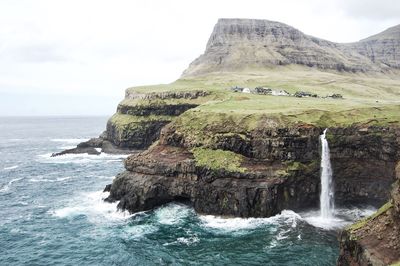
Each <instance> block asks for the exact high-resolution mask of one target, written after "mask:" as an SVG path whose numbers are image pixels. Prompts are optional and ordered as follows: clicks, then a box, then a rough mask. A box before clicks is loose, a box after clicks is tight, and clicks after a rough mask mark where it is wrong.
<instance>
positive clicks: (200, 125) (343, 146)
mask: <svg viewBox="0 0 400 266" xmlns="http://www.w3.org/2000/svg"><path fill="white" fill-rule="evenodd" d="M399 31H400V28H399V26H396V27H393V28H390V29H388V30H386V31H384V32H382V33H380V34H377V35H375V36H372V37H370V38H367V39H365V40H361V41H360V42H357V43H349V44H338V43H333V42H329V41H325V40H322V39H318V38H315V37H312V36H308V35H306V34H304V33H302V32H300V31H299V30H296V29H295V28H293V27H290V26H288V25H285V24H283V23H279V22H271V21H266V20H248V19H245V20H244V19H221V20H219V21H218V23H217V25H216V26H215V28H214V31H213V33H212V35H211V37H210V39H209V41H208V44H207V48H206V51H205V53H204V54H203V55H201V56H200V57H199V58H198V59H196V60H195V61H194V62H193V63H192V64H190V66H189V68H188V69H187V70H185V72H184V73H183V75H182V77H181V78H180V79H179V80H177V81H175V82H173V83H171V84H161V85H155V86H141V87H133V88H129V89H127V90H126V95H125V99H124V100H123V101H122V102H121V103H120V104H119V105H118V108H117V111H116V114H114V115H113V116H112V117H111V118H110V119H109V121H108V123H107V130H106V131H105V132H104V133H103V134H102V135H101V136H100V137H99V138H94V139H91V140H89V141H88V142H84V143H81V144H79V145H78V147H77V148H75V149H71V150H67V151H63V152H61V153H57V154H54V155H55V156H56V155H62V154H65V153H79V152H86V153H91V154H98V153H99V151H98V148H101V149H102V151H103V152H128V153H133V154H132V155H130V156H129V157H128V158H127V160H126V161H125V168H126V170H125V171H124V172H123V173H120V174H118V175H117V176H116V178H115V179H114V180H113V183H112V184H110V185H108V186H107V187H106V189H105V190H107V191H110V195H109V197H108V198H107V200H108V201H119V203H118V207H119V208H121V209H124V210H129V211H130V212H137V211H144V210H150V209H152V208H154V207H157V206H159V205H162V204H165V203H168V202H171V201H185V202H187V203H189V204H192V205H193V207H194V209H195V210H196V211H197V212H199V213H207V214H216V215H226V216H240V217H268V216H271V215H275V214H277V213H279V212H280V211H281V210H283V209H293V210H298V209H304V208H309V207H315V206H317V204H318V197H319V191H320V178H319V172H320V165H319V161H320V154H319V153H320V144H319V136H320V134H321V133H322V131H323V130H324V129H325V128H328V134H327V138H328V141H329V145H330V150H331V161H332V167H333V172H334V177H333V182H334V188H335V196H336V197H335V200H336V204H337V205H347V204H360V203H361V204H365V203H368V204H372V205H375V206H377V207H378V206H380V205H382V204H384V203H385V202H389V203H388V204H386V205H384V207H383V208H382V209H380V211H378V213H377V214H375V215H374V216H373V217H371V218H369V219H367V220H365V221H362V222H361V223H358V224H356V225H355V226H353V227H350V228H348V229H346V230H345V231H344V232H343V234H342V236H341V256H340V258H339V260H338V263H339V264H340V265H369V264H373V265H384V264H387V263H392V262H395V261H396V259H398V254H399V252H398V248H399V246H400V245H399V243H398V239H399V237H398V236H399V234H398V232H399V231H398V230H399V229H398V228H399V219H398V218H399V192H398V187H399V185H398V182H399V181H397V183H396V184H397V185H395V188H394V189H393V190H392V193H391V194H390V193H389V191H390V190H391V185H392V184H393V183H394V182H395V180H396V173H397V179H398V178H399V177H398V176H399V166H398V165H399V160H400V150H399V143H400V105H399V101H400V78H399V77H400V76H399V75H398V74H399V70H398V68H399V61H398V60H399V58H400V57H399V39H400V36H399ZM243 88H246V89H245V90H244V89H243ZM272 89H273V90H276V91H285V93H284V94H285V95H286V96H274V95H273V94H272V93H271V94H268V93H259V92H260V91H261V92H266V91H272ZM299 95H300V96H302V95H303V96H304V95H305V96H306V97H298V96H299ZM307 95H311V96H312V97H307ZM329 95H341V96H343V97H328V96H329ZM96 148H97V149H96ZM396 165H397V168H396Z"/></svg>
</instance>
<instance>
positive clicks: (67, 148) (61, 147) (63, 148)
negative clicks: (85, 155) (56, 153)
mask: <svg viewBox="0 0 400 266" xmlns="http://www.w3.org/2000/svg"><path fill="white" fill-rule="evenodd" d="M75 147H76V146H71V145H70V146H60V147H58V149H61V150H70V149H73V148H75Z"/></svg>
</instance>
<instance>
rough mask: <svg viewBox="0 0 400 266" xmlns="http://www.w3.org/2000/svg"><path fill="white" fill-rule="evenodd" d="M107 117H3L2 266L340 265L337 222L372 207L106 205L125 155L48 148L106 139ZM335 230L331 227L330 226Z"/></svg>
mask: <svg viewBox="0 0 400 266" xmlns="http://www.w3.org/2000/svg"><path fill="white" fill-rule="evenodd" d="M105 123H106V118H105V117H104V118H103V117H98V118H94V117H91V118H68V117H64V118H62V117H60V118H0V206H1V208H0V217H1V219H0V247H1V249H0V264H1V265H78V264H80V265H260V264H264V265H335V261H336V258H337V255H338V243H337V228H340V227H341V226H343V225H344V224H346V223H348V222H349V220H351V219H354V218H355V217H359V216H363V215H365V214H369V213H370V212H371V211H372V210H366V211H365V210H362V211H361V210H359V209H350V210H348V209H343V210H340V209H339V210H338V211H339V212H341V213H342V214H343V215H344V214H346V215H344V216H343V217H342V218H340V219H338V220H337V221H334V222H332V223H329V224H328V225H326V224H323V223H322V227H324V228H325V229H324V228H320V227H315V226H313V225H311V224H314V225H317V226H321V222H320V221H319V220H318V212H312V211H310V212H305V213H300V214H297V213H295V212H292V211H290V210H287V211H283V212H282V214H280V215H277V216H275V217H271V218H264V219H254V218H250V219H239V218H231V219H224V218H221V217H214V216H204V215H203V216H202V215H197V214H196V213H195V212H194V211H193V209H192V208H191V207H189V206H186V205H182V204H177V203H171V204H168V205H166V206H162V207H160V208H158V209H156V210H154V211H150V212H144V213H137V214H134V215H130V214H128V213H123V212H119V211H117V209H116V204H109V203H105V202H103V201H102V199H103V198H105V197H106V196H107V193H103V192H102V190H103V188H104V186H105V185H106V184H109V183H111V182H112V179H113V177H114V176H115V175H116V174H117V173H118V172H121V171H122V170H123V164H122V161H123V158H124V157H123V156H117V155H105V154H101V155H100V156H89V155H67V156H62V157H56V158H51V157H50V154H51V153H52V152H55V151H61V150H63V149H65V148H68V147H70V146H74V145H76V144H77V143H79V142H80V141H82V140H84V139H87V138H90V137H93V136H97V135H99V133H101V131H102V130H103V129H104V126H105ZM326 228H329V229H326Z"/></svg>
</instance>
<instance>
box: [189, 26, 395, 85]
mask: <svg viewBox="0 0 400 266" xmlns="http://www.w3.org/2000/svg"><path fill="white" fill-rule="evenodd" d="M399 44H400V25H399V26H396V27H393V28H390V29H388V30H386V31H384V32H382V33H380V34H377V35H374V36H372V37H370V38H367V39H365V40H362V41H360V42H356V43H350V44H340V43H334V42H330V41H326V40H323V39H319V38H316V37H313V36H309V35H306V34H304V33H302V32H301V31H299V30H297V29H295V28H293V27H291V26H288V25H286V24H283V23H279V22H274V21H268V20H256V19H220V20H218V23H217V24H216V25H215V27H214V31H213V32H212V34H211V37H210V39H209V41H208V43H207V47H206V50H205V52H204V54H202V55H201V56H200V57H199V58H197V59H196V60H194V61H193V62H192V63H191V64H190V66H189V68H188V69H186V70H185V71H184V73H183V75H182V77H193V76H199V75H205V74H209V73H212V72H221V71H222V72H223V71H232V72H234V71H242V70H245V69H246V68H250V69H252V68H255V69H260V68H261V69H262V68H268V67H271V66H276V65H290V64H297V65H304V66H308V67H317V68H319V69H324V70H338V71H348V72H366V71H379V72H380V71H388V70H390V68H399V67H400V57H399V53H400V48H399V47H400V45H399Z"/></svg>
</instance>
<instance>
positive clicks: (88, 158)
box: [38, 153, 129, 164]
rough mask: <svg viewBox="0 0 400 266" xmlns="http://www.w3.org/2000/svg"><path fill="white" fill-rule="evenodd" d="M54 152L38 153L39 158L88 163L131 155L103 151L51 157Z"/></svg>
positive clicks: (59, 162) (47, 160)
mask: <svg viewBox="0 0 400 266" xmlns="http://www.w3.org/2000/svg"><path fill="white" fill-rule="evenodd" d="M51 155H52V153H45V154H40V155H38V160H39V162H41V163H56V164H68V163H76V164H86V163H96V162H99V161H102V162H115V161H121V160H123V159H125V158H127V157H128V156H129V154H107V153H101V154H99V155H91V154H87V153H82V154H65V155H61V156H56V157H51Z"/></svg>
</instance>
